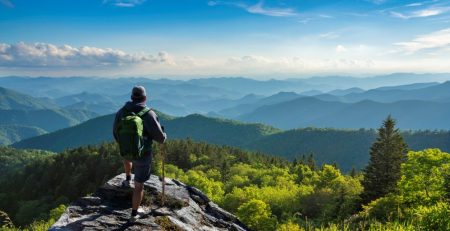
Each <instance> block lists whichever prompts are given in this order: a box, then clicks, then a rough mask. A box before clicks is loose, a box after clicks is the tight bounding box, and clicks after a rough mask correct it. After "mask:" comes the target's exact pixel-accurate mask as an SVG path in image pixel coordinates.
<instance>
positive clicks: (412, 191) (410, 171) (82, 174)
mask: <svg viewBox="0 0 450 231" xmlns="http://www.w3.org/2000/svg"><path fill="white" fill-rule="evenodd" d="M154 148H155V153H156V154H157V155H156V158H155V159H154V162H153V171H154V173H155V174H158V175H159V174H161V166H160V163H161V156H160V155H159V154H160V149H159V146H155V147H154ZM167 149H168V155H167V157H166V159H167V163H168V164H167V165H166V176H168V177H172V178H177V179H179V180H181V181H183V182H185V183H186V184H189V185H193V186H195V187H198V188H199V189H200V190H202V191H203V192H205V193H206V194H207V195H208V196H209V197H210V198H211V199H212V200H213V201H215V202H216V203H218V204H219V205H220V206H222V207H224V208H225V209H227V210H229V211H230V212H233V213H235V214H237V216H238V217H239V218H240V219H241V220H242V221H243V222H244V223H245V224H247V225H248V226H249V227H251V228H253V229H255V230H303V229H306V230H312V229H314V227H316V228H319V229H321V230H346V229H347V230H348V229H354V228H356V227H364V229H367V230H392V229H396V230H413V227H423V229H433V230H445V229H446V228H449V227H450V222H449V221H448V219H447V218H448V216H449V215H450V206H449V205H448V200H449V199H450V198H449V195H450V154H448V153H444V152H441V151H440V150H438V149H427V150H424V151H419V152H409V153H408V157H407V160H406V162H405V163H404V164H402V168H401V180H400V181H399V183H398V186H397V190H396V191H395V192H393V193H390V194H388V195H386V196H383V197H381V198H378V199H376V200H374V201H371V202H370V203H368V204H361V199H360V195H361V193H362V191H363V187H362V185H361V180H362V179H363V174H362V173H358V172H352V174H350V175H345V174H343V173H342V172H341V171H340V170H339V169H338V168H337V167H335V166H333V165H326V164H325V165H321V166H320V165H317V164H315V163H314V161H313V160H311V159H309V158H305V159H299V160H298V161H296V162H295V163H292V162H289V161H286V160H283V159H280V158H276V157H270V156H266V155H263V154H258V153H252V152H247V151H242V150H240V149H237V148H232V147H225V146H216V145H210V144H206V143H197V142H193V141H191V140H173V141H170V142H169V143H168V144H167ZM0 155H1V156H0V157H1V158H2V159H3V160H5V162H4V166H11V167H6V168H2V170H3V169H4V170H3V171H4V174H2V175H1V178H0V192H1V194H0V210H4V211H6V212H7V213H8V214H9V215H10V217H11V218H12V220H13V222H14V224H15V225H16V226H21V227H25V226H27V225H30V223H31V222H32V221H35V222H34V223H32V224H31V226H30V227H46V226H45V225H46V224H47V225H50V223H51V221H53V220H52V219H54V217H55V214H57V212H58V211H59V212H61V210H63V209H61V208H63V207H62V206H61V205H64V204H68V203H69V202H70V201H73V200H75V199H76V198H78V197H80V196H84V195H86V194H89V193H92V192H94V191H95V189H96V188H97V187H98V186H99V185H101V184H102V183H104V182H105V181H106V180H108V179H109V178H111V177H112V176H114V175H116V174H118V173H120V172H122V169H121V157H120V156H119V155H118V150H117V146H116V145H115V144H114V143H104V144H102V145H98V146H86V147H81V148H76V149H71V150H67V151H64V152H62V153H60V154H58V155H54V154H52V153H46V152H40V151H32V150H27V151H24V150H18V149H11V148H3V149H2V150H1V152H0ZM15 156H22V157H21V158H19V159H21V160H17V159H16V158H15ZM23 160H27V161H26V164H23V163H25V162H24V161H23ZM21 161H22V162H21ZM9 163H11V164H9ZM12 163H16V164H12ZM17 163H19V164H17ZM429 182H432V184H429ZM80 185H83V187H80ZM58 208H59V210H58ZM52 209H53V210H52ZM50 210H52V212H50ZM52 214H53V217H52ZM56 217H57V216H56ZM39 220H41V221H40V223H39ZM49 221H50V223H49ZM46 222H47V223H46Z"/></svg>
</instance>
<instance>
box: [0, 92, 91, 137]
mask: <svg viewBox="0 0 450 231" xmlns="http://www.w3.org/2000/svg"><path fill="white" fill-rule="evenodd" d="M96 116H98V114H96V113H94V112H92V111H89V110H82V109H81V108H77V109H69V108H60V107H59V106H58V105H56V104H55V103H54V102H53V101H52V100H50V99H42V98H36V97H32V96H29V95H26V94H22V93H18V92H16V91H13V90H9V89H6V88H2V87H0V118H1V120H0V145H9V144H12V143H15V142H17V141H20V140H22V139H26V138H29V137H33V136H38V135H41V134H44V133H47V132H53V131H56V130H58V129H61V128H66V127H70V126H73V125H76V124H79V123H80V122H84V121H86V120H88V119H91V118H94V117H96Z"/></svg>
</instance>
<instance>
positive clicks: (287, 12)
mask: <svg viewBox="0 0 450 231" xmlns="http://www.w3.org/2000/svg"><path fill="white" fill-rule="evenodd" d="M208 5H209V6H217V5H228V6H234V7H238V8H241V9H244V10H245V11H247V12H249V13H251V14H261V15H266V16H272V17H292V16H297V15H298V12H297V11H296V10H295V9H293V8H270V7H266V6H264V1H259V2H258V3H256V4H254V5H247V4H245V3H240V2H227V1H209V2H208Z"/></svg>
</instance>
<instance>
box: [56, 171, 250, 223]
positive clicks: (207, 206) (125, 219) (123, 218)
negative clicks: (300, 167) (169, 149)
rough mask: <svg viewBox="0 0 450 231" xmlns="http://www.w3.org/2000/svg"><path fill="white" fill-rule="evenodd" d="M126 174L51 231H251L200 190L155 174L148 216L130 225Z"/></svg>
mask: <svg viewBox="0 0 450 231" xmlns="http://www.w3.org/2000/svg"><path fill="white" fill-rule="evenodd" d="M124 179H125V174H121V175H118V176H116V177H114V178H112V179H111V180H109V181H108V182H107V183H106V184H105V185H103V186H101V187H100V188H99V189H98V190H97V192H96V193H95V194H93V195H90V196H86V197H83V198H80V199H78V200H77V201H75V202H74V203H72V204H71V205H70V206H69V207H68V208H67V210H66V211H65V212H64V214H63V215H62V216H61V217H60V218H59V220H58V221H57V222H56V223H55V224H54V225H53V226H52V227H51V228H50V230H54V231H56V230H235V231H245V230H249V229H248V228H247V227H245V225H243V224H242V223H241V222H240V221H239V220H238V219H237V217H236V216H234V215H233V214H231V213H229V212H227V211H225V210H223V209H221V208H220V207H219V206H218V205H216V204H214V203H213V202H212V201H210V200H209V199H208V197H207V196H206V195H204V194H203V193H202V192H201V191H200V190H199V189H197V188H194V187H191V186H187V185H185V184H183V183H181V182H179V181H177V180H172V179H169V178H166V179H165V189H166V196H165V200H164V201H165V203H164V205H163V204H162V203H161V197H162V185H161V183H162V181H161V180H160V178H158V177H157V176H154V175H152V176H151V177H150V179H149V180H148V181H146V182H145V184H144V190H145V197H144V201H143V203H142V206H141V209H142V210H143V211H144V213H145V216H144V217H143V218H142V219H139V220H138V221H136V222H134V223H131V222H129V217H130V213H131V196H132V192H133V191H132V190H133V189H132V188H133V187H134V185H133V184H132V185H131V188H123V187H121V183H122V181H123V180H124Z"/></svg>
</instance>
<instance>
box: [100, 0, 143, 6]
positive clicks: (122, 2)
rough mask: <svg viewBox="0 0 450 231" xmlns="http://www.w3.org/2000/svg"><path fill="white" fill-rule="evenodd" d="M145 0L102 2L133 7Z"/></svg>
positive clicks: (109, 0)
mask: <svg viewBox="0 0 450 231" xmlns="http://www.w3.org/2000/svg"><path fill="white" fill-rule="evenodd" d="M146 1H147V0H104V1H103V4H111V5H114V6H117V7H135V6H137V5H140V4H142V3H144V2H146Z"/></svg>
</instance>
